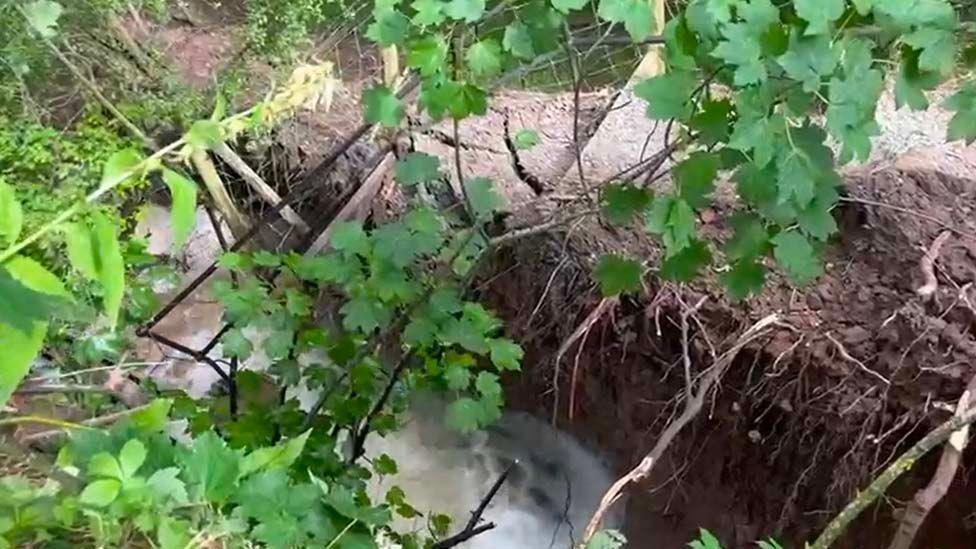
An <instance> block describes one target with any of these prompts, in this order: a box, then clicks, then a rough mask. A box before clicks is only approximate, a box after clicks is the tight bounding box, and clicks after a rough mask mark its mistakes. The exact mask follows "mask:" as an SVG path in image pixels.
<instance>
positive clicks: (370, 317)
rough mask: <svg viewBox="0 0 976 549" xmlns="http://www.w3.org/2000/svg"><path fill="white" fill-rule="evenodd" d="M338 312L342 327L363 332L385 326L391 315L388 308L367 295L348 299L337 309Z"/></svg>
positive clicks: (369, 331)
mask: <svg viewBox="0 0 976 549" xmlns="http://www.w3.org/2000/svg"><path fill="white" fill-rule="evenodd" d="M339 312H340V313H341V314H342V326H343V328H345V329H347V330H357V331H359V332H362V333H364V334H369V333H372V331H373V330H375V329H377V328H379V327H381V326H386V324H387V323H388V322H389V321H390V317H391V313H390V311H389V309H387V308H386V307H384V306H383V303H381V302H380V301H379V300H377V299H372V298H368V297H357V298H353V299H350V300H349V301H347V302H346V304H345V305H343V306H342V308H340V309H339Z"/></svg>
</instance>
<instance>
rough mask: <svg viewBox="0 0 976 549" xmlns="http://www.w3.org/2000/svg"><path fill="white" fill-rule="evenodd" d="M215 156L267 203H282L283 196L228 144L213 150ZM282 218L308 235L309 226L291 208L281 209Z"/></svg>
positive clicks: (221, 144)
mask: <svg viewBox="0 0 976 549" xmlns="http://www.w3.org/2000/svg"><path fill="white" fill-rule="evenodd" d="M213 152H214V154H216V155H217V156H218V157H220V159H221V160H223V161H224V162H226V163H227V165H228V166H230V168H231V169H232V170H234V171H235V172H236V173H237V175H239V176H241V179H243V180H244V182H245V183H247V184H248V185H250V186H251V188H252V189H254V192H256V193H258V194H259V195H260V196H261V198H263V199H264V201H265V202H267V203H268V204H271V205H272V206H277V205H278V203H279V202H281V196H280V195H279V194H278V193H277V192H275V190H274V188H272V187H271V185H268V184H267V183H266V182H265V181H264V179H262V178H261V176H260V175H258V173H257V172H255V171H254V170H253V169H252V168H251V166H249V165H248V164H247V162H245V161H244V159H243V158H241V157H240V155H238V154H237V153H236V152H234V150H233V149H231V148H230V147H228V146H227V144H226V143H218V144H217V146H215V147H214V149H213ZM281 217H282V219H284V220H285V221H287V222H288V223H290V224H291V225H293V226H294V227H295V228H297V229H298V230H299V231H301V232H302V233H307V232H308V231H309V227H308V224H307V223H305V220H304V219H302V217H301V216H300V215H298V213H297V212H296V211H295V210H293V209H292V208H291V206H284V207H282V208H281Z"/></svg>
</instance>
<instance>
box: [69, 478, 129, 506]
mask: <svg viewBox="0 0 976 549" xmlns="http://www.w3.org/2000/svg"><path fill="white" fill-rule="evenodd" d="M121 490H122V483H121V482H119V481H118V480H115V479H103V480H96V481H95V482H92V483H91V484H89V485H88V486H86V487H85V489H84V490H82V491H81V495H80V496H78V501H80V502H81V503H82V504H83V505H90V506H92V507H108V506H109V504H111V503H112V502H113V501H115V498H117V497H118V495H119V492H120V491H121Z"/></svg>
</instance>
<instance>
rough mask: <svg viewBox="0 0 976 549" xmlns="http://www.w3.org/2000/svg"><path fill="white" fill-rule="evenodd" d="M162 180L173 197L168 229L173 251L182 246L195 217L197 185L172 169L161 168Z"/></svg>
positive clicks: (194, 221)
mask: <svg viewBox="0 0 976 549" xmlns="http://www.w3.org/2000/svg"><path fill="white" fill-rule="evenodd" d="M163 181H164V182H165V183H166V186H167V187H169V192H170V195H171V196H172V198H173V205H172V206H171V210H170V222H169V223H170V230H171V231H172V232H173V251H174V252H176V251H178V250H179V249H180V248H182V247H183V244H184V243H185V242H186V238H187V237H188V236H190V231H192V230H193V225H194V224H195V223H196V219H197V186H196V184H194V183H193V182H192V181H190V180H189V179H187V178H185V177H183V176H182V175H180V174H179V173H177V172H174V171H173V170H170V169H167V168H163Z"/></svg>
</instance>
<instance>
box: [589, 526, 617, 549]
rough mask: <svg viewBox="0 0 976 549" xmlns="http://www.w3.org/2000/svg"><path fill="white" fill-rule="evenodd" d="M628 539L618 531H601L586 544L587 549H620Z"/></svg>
mask: <svg viewBox="0 0 976 549" xmlns="http://www.w3.org/2000/svg"><path fill="white" fill-rule="evenodd" d="M625 543H627V538H626V537H624V535H623V534H622V533H620V532H619V531H617V530H600V531H599V532H597V533H596V534H594V535H593V537H592V538H590V541H588V542H586V549H620V548H621V547H623V546H624V544H625Z"/></svg>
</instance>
